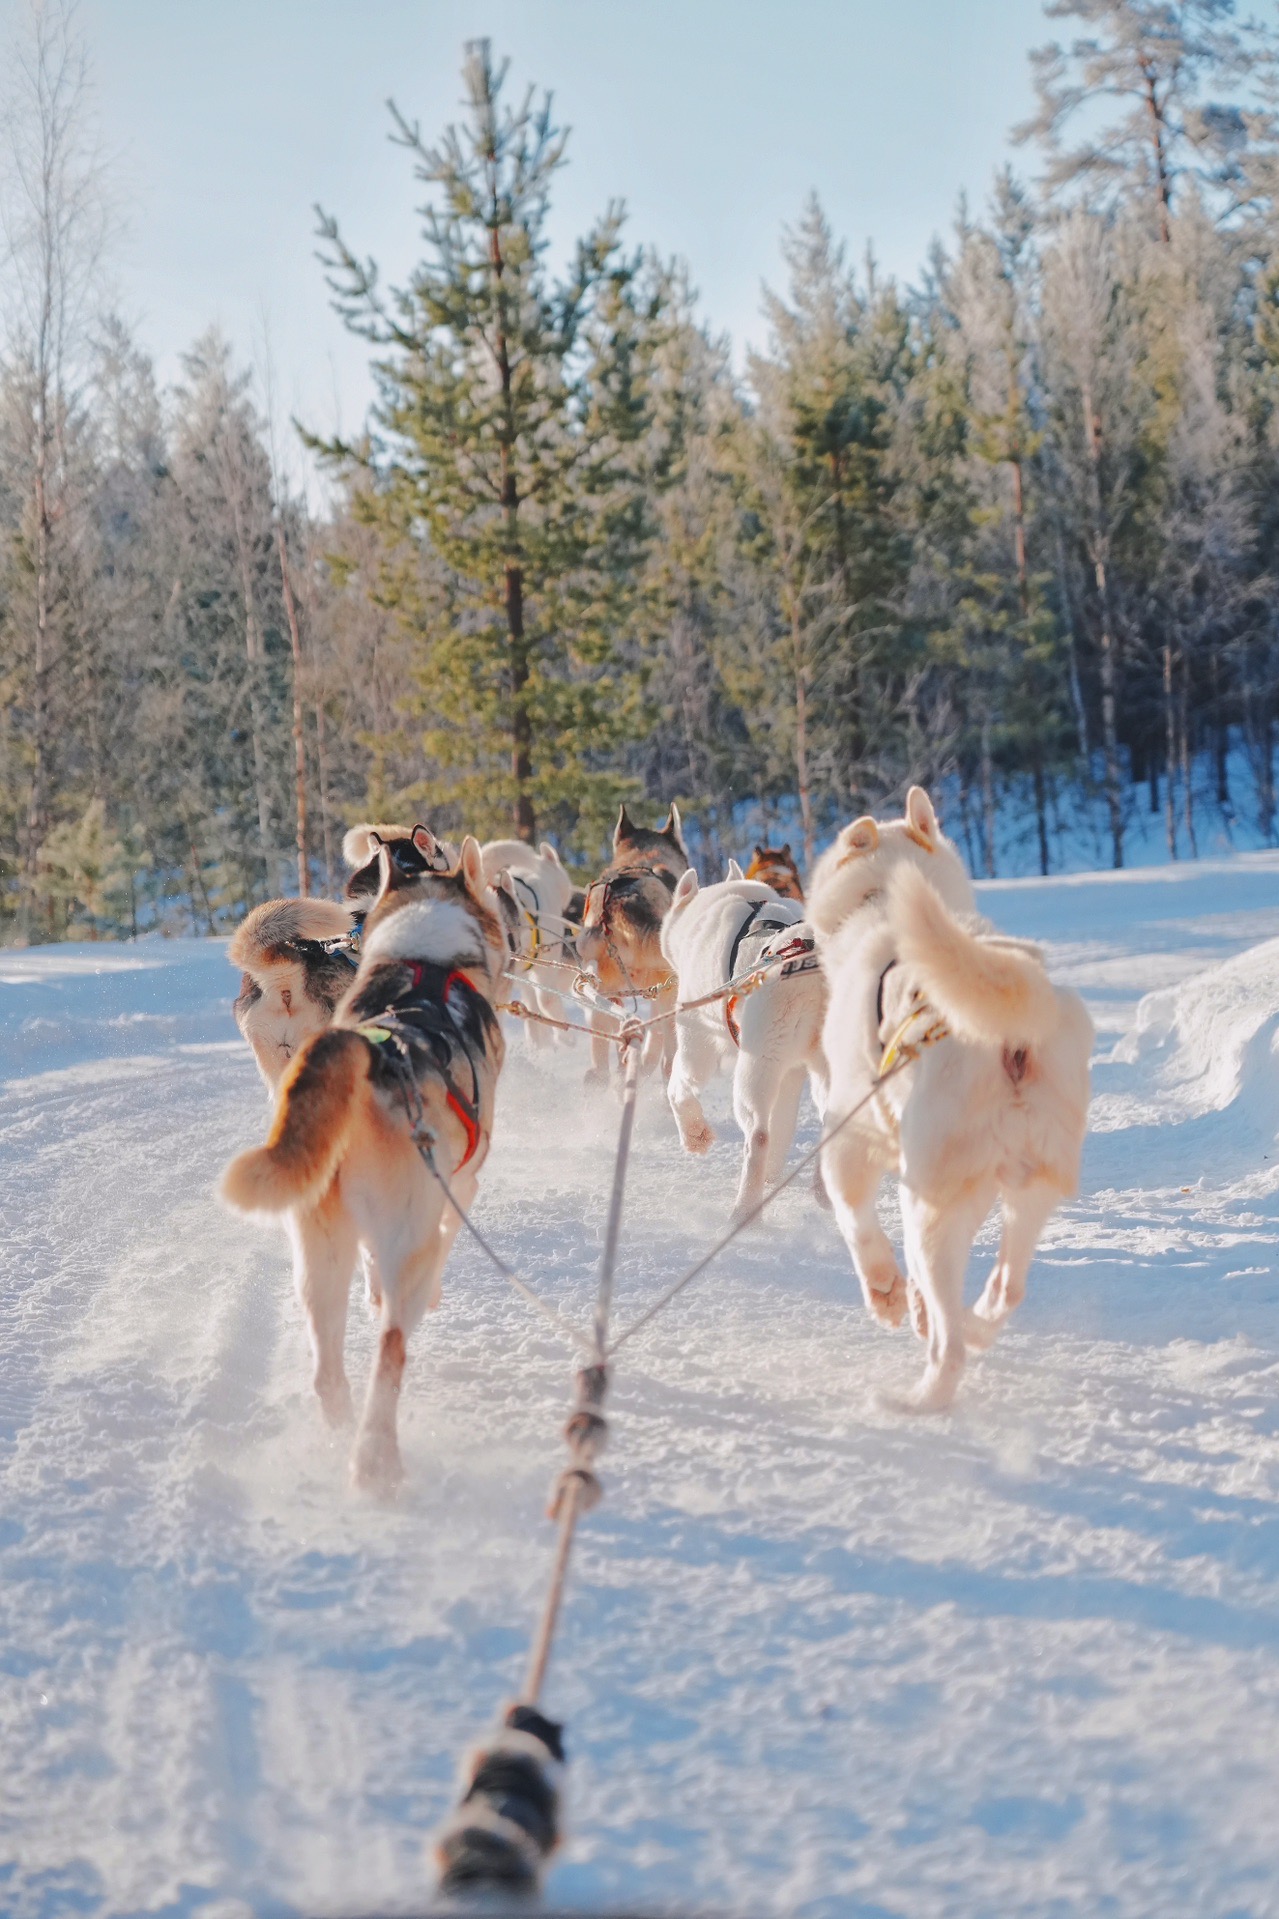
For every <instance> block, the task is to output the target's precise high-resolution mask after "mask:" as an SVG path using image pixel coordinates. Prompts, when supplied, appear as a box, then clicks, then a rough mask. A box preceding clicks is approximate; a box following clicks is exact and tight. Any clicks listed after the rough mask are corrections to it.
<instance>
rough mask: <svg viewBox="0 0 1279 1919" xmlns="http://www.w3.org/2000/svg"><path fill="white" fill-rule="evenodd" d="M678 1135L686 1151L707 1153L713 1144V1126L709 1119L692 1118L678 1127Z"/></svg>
mask: <svg viewBox="0 0 1279 1919" xmlns="http://www.w3.org/2000/svg"><path fill="white" fill-rule="evenodd" d="M679 1137H680V1145H681V1146H682V1147H683V1148H684V1151H685V1152H686V1153H709V1152H710V1150H711V1147H712V1146H713V1145H714V1144H715V1128H714V1127H713V1126H712V1125H711V1123H710V1121H709V1120H706V1119H699V1120H693V1121H692V1122H691V1123H690V1124H689V1125H687V1126H681V1127H680V1132H679Z"/></svg>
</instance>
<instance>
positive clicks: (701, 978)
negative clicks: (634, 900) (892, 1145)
mask: <svg viewBox="0 0 1279 1919" xmlns="http://www.w3.org/2000/svg"><path fill="white" fill-rule="evenodd" d="M728 867H729V872H728V878H727V879H726V880H722V881H721V882H720V884H719V885H718V886H706V887H702V888H700V889H699V887H698V884H697V875H696V873H694V872H693V871H692V870H691V869H690V871H689V872H687V873H684V874H682V875H681V877H680V880H679V883H678V885H677V886H676V888H675V897H674V899H673V900H672V901H671V910H670V912H669V913H668V914H667V916H666V919H665V922H664V924H663V926H662V951H663V953H665V955H666V958H667V961H668V963H669V965H670V968H671V971H672V972H673V973H674V974H675V975H676V978H677V980H678V989H677V990H678V994H679V999H680V1001H681V1002H687V1001H696V1000H699V999H702V998H703V997H705V996H706V995H708V994H711V993H715V992H717V991H718V990H719V989H720V988H721V987H723V986H726V985H727V984H728V982H729V981H730V980H735V979H744V978H746V977H748V976H749V975H750V973H751V972H752V971H753V970H754V969H756V968H758V967H762V966H765V965H767V966H768V971H767V973H766V975H765V979H764V984H763V985H761V986H759V987H757V988H755V990H754V991H752V992H750V993H749V994H748V993H745V992H744V993H743V994H742V995H741V996H740V998H738V997H728V998H721V999H714V1000H711V1001H710V1002H709V1004H707V1005H704V1006H697V1005H694V1006H692V1007H691V1008H690V1010H688V1011H687V1012H681V1013H677V1014H676V1016H675V1032H676V1049H675V1065H674V1069H673V1071H672V1073H671V1077H670V1084H669V1086H668V1087H667V1096H668V1098H669V1099H670V1102H671V1111H672V1112H673V1113H674V1115H675V1124H676V1125H677V1126H678V1128H679V1136H680V1142H681V1144H682V1145H683V1147H684V1150H685V1151H686V1152H689V1153H704V1152H706V1151H708V1149H709V1147H710V1145H711V1142H712V1141H713V1139H714V1137H715V1134H714V1132H713V1130H712V1128H711V1125H710V1122H709V1121H708V1119H707V1118H706V1115H705V1113H704V1112H703V1110H702V1104H701V1093H702V1090H703V1088H704V1087H705V1086H706V1085H707V1083H708V1082H709V1081H710V1080H711V1079H712V1078H713V1077H714V1075H715V1074H716V1073H717V1072H718V1071H720V1070H721V1068H724V1069H727V1070H728V1071H729V1072H731V1073H732V1075H733V1113H734V1117H735V1118H736V1120H737V1123H738V1125H739V1126H740V1127H741V1129H742V1138H743V1149H742V1172H741V1179H740V1181H739V1183H738V1188H737V1200H736V1203H735V1205H734V1208H733V1217H734V1219H740V1218H741V1217H742V1216H743V1215H744V1214H746V1213H748V1212H749V1211H750V1210H751V1208H752V1207H753V1206H755V1205H756V1204H757V1203H758V1201H759V1200H761V1199H762V1198H763V1196H764V1188H765V1186H766V1185H768V1184H770V1183H771V1182H772V1181H774V1180H776V1179H778V1178H780V1177H781V1172H782V1168H783V1167H784V1166H785V1164H786V1155H787V1153H788V1152H789V1151H790V1145H791V1141H792V1140H793V1139H794V1137H795V1124H796V1121H797V1119H798V1116H799V1102H800V1099H801V1097H802V1094H803V1091H804V1081H805V1079H806V1078H807V1080H808V1083H809V1085H810V1087H811V1088H812V1093H813V1099H814V1102H815V1104H816V1106H817V1111H818V1115H819V1117H820V1115H821V1114H822V1113H823V1112H824V1110H825V1106H826V1067H825V1061H824V1060H823V1058H822V1047H821V1035H822V1015H823V1013H824V1012H825V1010H826V993H825V989H824V987H823V984H822V976H821V973H820V971H819V969H818V966H817V959H816V955H815V953H814V950H813V946H814V942H813V939H812V936H811V934H810V932H809V929H808V927H807V925H806V924H805V922H804V909H803V907H802V906H800V905H799V903H798V902H797V901H795V900H787V899H782V898H780V897H779V895H778V894H776V893H775V892H774V891H773V889H772V887H771V886H764V885H762V884H761V883H760V882H759V881H758V880H749V879H743V877H742V872H741V868H740V867H739V866H738V864H737V861H736V860H730V861H729V863H728Z"/></svg>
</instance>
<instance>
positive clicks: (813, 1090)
mask: <svg viewBox="0 0 1279 1919" xmlns="http://www.w3.org/2000/svg"><path fill="white" fill-rule="evenodd" d="M807 1072H808V1091H809V1096H810V1098H811V1099H812V1102H813V1105H814V1106H815V1107H816V1108H817V1123H818V1126H819V1127H820V1128H821V1130H822V1132H823V1133H824V1132H825V1131H826V1109H827V1107H828V1106H829V1104H830V1085H829V1082H828V1081H827V1078H826V1073H825V1062H824V1061H823V1062H822V1065H821V1066H817V1065H814V1063H813V1061H812V1060H811V1059H810V1061H809V1063H808V1067H807ZM813 1198H814V1199H815V1200H816V1201H817V1204H818V1205H819V1206H822V1207H824V1208H825V1210H826V1211H827V1212H829V1211H830V1209H831V1208H830V1194H829V1193H828V1192H827V1190H826V1179H825V1175H824V1174H823V1172H822V1162H821V1158H820V1156H819V1157H818V1158H817V1159H815V1160H814V1161H813Z"/></svg>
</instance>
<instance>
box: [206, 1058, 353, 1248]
mask: <svg viewBox="0 0 1279 1919" xmlns="http://www.w3.org/2000/svg"><path fill="white" fill-rule="evenodd" d="M368 1076H369V1045H368V1041H367V1040H364V1039H362V1038H361V1037H360V1035H359V1034H358V1033H353V1032H350V1031H348V1030H347V1029H346V1028H343V1027H337V1028H330V1030H329V1031H328V1032H327V1033H317V1034H316V1035H315V1037H314V1038H313V1039H310V1040H308V1041H307V1043H306V1045H305V1046H304V1047H303V1048H302V1050H301V1052H299V1054H298V1055H297V1058H296V1059H295V1060H294V1061H293V1063H292V1065H291V1066H290V1067H289V1070H288V1072H287V1073H286V1074H285V1076H284V1078H283V1080H282V1081H281V1082H280V1092H279V1098H278V1103H277V1105H276V1109H275V1120H274V1123H273V1125H272V1127H271V1134H270V1137H269V1138H268V1140H267V1142H266V1145H265V1146H259V1147H255V1148H254V1150H253V1151H252V1152H249V1153H241V1154H240V1155H239V1157H238V1158H236V1159H233V1160H232V1161H231V1164H230V1165H229V1166H228V1167H227V1169H226V1171H225V1173H223V1175H222V1184H221V1188H220V1191H221V1194H222V1197H223V1199H224V1200H225V1201H226V1202H227V1204H228V1206H233V1207H234V1208H235V1210H236V1211H237V1212H239V1213H284V1212H287V1211H288V1210H289V1208H290V1207H292V1206H298V1205H301V1204H302V1203H303V1202H304V1201H306V1200H308V1199H318V1198H319V1196H320V1195H321V1194H322V1193H323V1192H324V1191H325V1189H326V1188H327V1187H328V1185H329V1182H330V1181H331V1180H332V1178H333V1175H334V1174H335V1173H336V1172H337V1169H338V1167H339V1166H340V1165H341V1163H342V1156H343V1154H344V1153H345V1151H346V1146H347V1141H348V1139H349V1138H350V1134H351V1127H352V1123H353V1121H354V1118H355V1107H356V1094H357V1093H358V1092H359V1089H360V1087H361V1086H362V1085H363V1084H364V1082H365V1081H366V1080H367V1079H368Z"/></svg>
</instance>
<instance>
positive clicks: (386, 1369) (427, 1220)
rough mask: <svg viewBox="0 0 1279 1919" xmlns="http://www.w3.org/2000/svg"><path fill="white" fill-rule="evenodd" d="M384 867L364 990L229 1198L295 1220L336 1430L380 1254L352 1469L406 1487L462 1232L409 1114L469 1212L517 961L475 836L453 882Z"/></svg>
mask: <svg viewBox="0 0 1279 1919" xmlns="http://www.w3.org/2000/svg"><path fill="white" fill-rule="evenodd" d="M379 858H380V862H381V887H380V890H379V892H378V896H377V902H376V904H375V905H374V907H373V909H372V911H371V912H370V914H369V917H368V921H367V924H366V928H365V935H364V951H363V956H362V958H361V960H360V968H359V972H358V973H357V975H356V977H355V980H354V983H353V985H352V986H351V989H350V991H349V992H348V993H347V995H346V997H345V999H344V1000H343V1001H342V1002H341V1004H340V1005H339V1006H338V1008H337V1012H336V1014H335V1016H334V1021H333V1024H332V1026H330V1027H329V1028H328V1030H327V1031H325V1032H322V1033H319V1034H317V1035H316V1036H315V1037H314V1038H312V1039H310V1040H308V1041H307V1043H306V1045H305V1046H303V1048H302V1050H301V1051H300V1052H299V1053H298V1055H297V1057H296V1059H295V1060H294V1061H293V1063H292V1065H291V1067H290V1069H289V1071H288V1073H287V1074H286V1076H285V1078H284V1080H283V1082H282V1083H281V1086H280V1091H279V1096H278V1102H277V1106H276V1113H275V1120H274V1124H273V1125H272V1128H271V1133H270V1136H269V1138H268V1140H267V1143H266V1145H265V1146H263V1147H260V1148H258V1149H256V1150H255V1151H253V1152H248V1153H242V1154H241V1155H240V1157H239V1158H238V1159H235V1160H232V1162H231V1164H230V1165H229V1166H228V1167H227V1170H226V1173H225V1174H224V1176H223V1180H222V1195H223V1197H224V1199H226V1200H227V1202H228V1203H229V1204H230V1205H231V1206H233V1207H235V1208H236V1209H237V1210H238V1211H240V1212H244V1213H287V1214H288V1217H289V1230H290V1234H291V1237H292V1240H293V1251H294V1276H295V1280H296V1284H297V1289H298V1294H299V1297H300V1298H301V1301H302V1304H303V1306H304V1307H305V1309H306V1313H307V1316H308V1319H309V1321H310V1328H311V1342H312V1346H313V1348H314V1353H315V1388H316V1391H317V1393H318V1394H319V1397H320V1403H321V1405H322V1406H323V1408H324V1412H325V1414H326V1416H327V1417H328V1419H329V1420H330V1422H331V1423H333V1424H339V1423H342V1422H344V1421H346V1420H347V1419H348V1418H349V1417H350V1413H351V1392H350V1387H349V1386H348V1384H347V1378H346V1369H345V1365H344V1362H343V1348H344V1344H345V1336H346V1318H347V1303H348V1297H349V1293H350V1286H351V1276H352V1273H353V1272H354V1269H355V1264H356V1258H357V1254H359V1253H360V1252H361V1251H362V1252H363V1253H364V1256H365V1262H366V1268H367V1271H368V1276H369V1290H370V1296H371V1300H372V1303H373V1306H374V1309H375V1311H376V1312H377V1313H378V1315H379V1318H380V1322H381V1337H380V1339H379V1342H378V1352H377V1359H376V1362H375V1365H374V1369H373V1374H372V1378H371V1380H370V1382H369V1388H368V1394H367V1397H366V1400H365V1405H364V1412H363V1415H362V1417H361V1420H360V1426H359V1432H358V1434H357V1437H356V1445H355V1453H354V1458H353V1462H352V1471H353V1474H354V1477H355V1479H356V1482H357V1483H358V1484H360V1485H362V1486H366V1487H369V1488H371V1489H373V1490H379V1491H390V1490H391V1489H392V1488H393V1487H394V1485H395V1484H396V1483H397V1482H398V1480H399V1478H400V1456H399V1447H398V1443H397V1439H396V1411H397V1406H398V1401H399V1393H400V1381H401V1378H402V1376H403V1372H404V1361H405V1342H406V1341H407V1339H408V1337H409V1334H410V1333H411V1332H412V1331H413V1329H414V1327H415V1326H416V1325H417V1323H418V1321H419V1320H420V1319H421V1317H422V1315H423V1313H424V1312H425V1311H426V1310H427V1308H428V1307H431V1306H434V1305H435V1304H436V1303H437V1302H438V1299H439V1293H440V1276H441V1272H442V1269H443V1266H444V1262H445V1259H446V1258H447V1256H448V1252H449V1248H450V1247H451V1245H452V1243H453V1238H454V1235H455V1234H456V1232H457V1229H458V1224H459V1221H458V1216H457V1213H456V1212H455V1210H454V1209H453V1208H452V1207H451V1206H450V1205H449V1204H448V1203H447V1201H446V1199H445V1195H444V1192H443V1189H442V1187H441V1185H440V1183H439V1181H438V1180H437V1179H436V1178H434V1177H433V1176H432V1174H431V1172H430V1171H429V1170H428V1168H427V1166H426V1165H425V1164H424V1163H423V1160H422V1157H421V1155H420V1153H419V1151H418V1148H417V1146H416V1145H415V1143H414V1139H413V1136H412V1128H411V1117H410V1116H411V1115H412V1116H413V1117H414V1118H417V1117H419V1116H420V1118H421V1120H422V1122H423V1123H424V1125H425V1127H426V1129H427V1130H428V1132H429V1136H430V1138H431V1139H432V1140H433V1142H434V1143H433V1147H432V1151H433V1154H434V1158H435V1161H436V1164H437V1165H438V1167H439V1171H440V1172H441V1173H442V1174H443V1176H444V1178H445V1179H446V1180H447V1181H448V1183H449V1186H450V1188H451V1190H452V1192H453V1194H454V1196H455V1197H456V1199H457V1201H458V1203H459V1204H460V1205H461V1206H463V1207H465V1208H469V1206H470V1204H471V1202H472V1200H473V1199H474V1197H475V1192H476V1184H477V1180H478V1176H479V1172H480V1168H481V1167H482V1166H483V1164H484V1160H485V1157H486V1155H487V1152H488V1143H489V1136H490V1133H491V1130H492V1124H493V1098H494V1089H495V1087H496V1083H497V1076H498V1073H499V1071H500V1068H501V1065H502V1058H503V1042H502V1034H501V1027H500V1023H499V1020H498V1017H497V1014H496V1012H495V1010H494V1002H495V1000H496V999H497V997H498V990H499V981H500V978H501V972H502V967H503V965H504V964H505V958H506V953H505V946H504V942H503V939H502V932H501V928H500V926H499V925H498V922H497V919H496V917H495V915H494V913H493V911H492V908H491V906H490V905H489V904H488V903H487V901H486V898H485V892H486V889H485V886H484V876H483V872H482V870H481V864H480V849H479V846H478V844H477V842H476V841H475V840H473V839H467V840H466V841H465V842H464V843H463V846H462V853H461V859H460V861H459V864H458V865H457V867H456V868H455V869H454V870H452V871H450V872H448V873H442V874H439V873H433V872H430V871H428V870H422V871H418V872H415V873H406V872H405V871H404V870H403V868H402V867H401V866H399V865H397V863H396V861H395V859H394V857H393V854H392V851H391V849H390V848H389V847H386V846H383V847H382V848H381V850H380V854H379Z"/></svg>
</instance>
